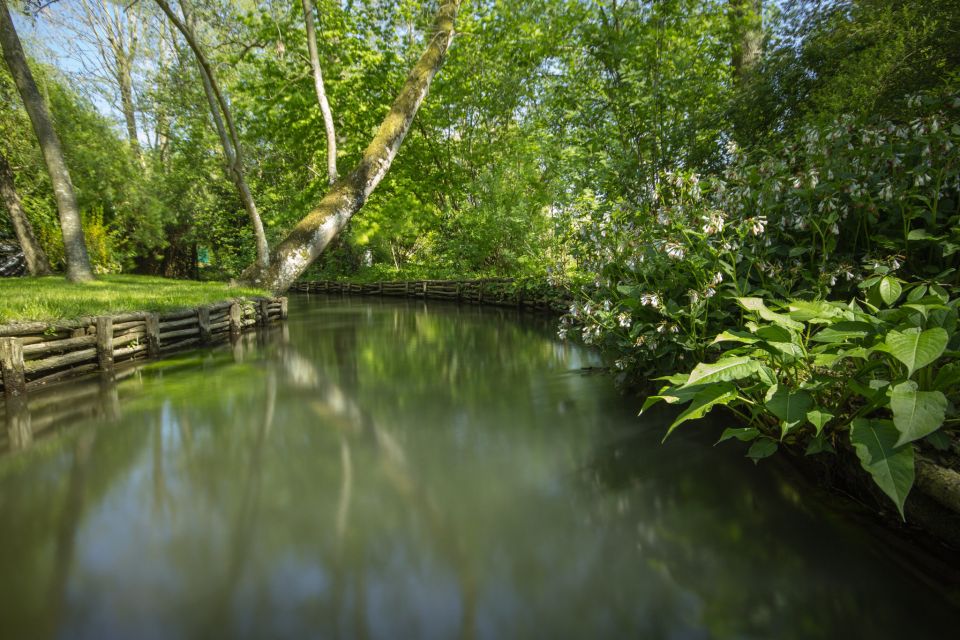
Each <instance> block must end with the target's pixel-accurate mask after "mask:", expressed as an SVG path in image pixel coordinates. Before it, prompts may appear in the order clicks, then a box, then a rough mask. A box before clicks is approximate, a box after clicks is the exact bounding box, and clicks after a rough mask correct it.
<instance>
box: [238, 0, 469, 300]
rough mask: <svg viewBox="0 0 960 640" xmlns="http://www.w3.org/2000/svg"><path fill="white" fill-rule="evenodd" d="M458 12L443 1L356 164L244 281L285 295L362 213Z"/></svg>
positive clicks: (454, 0)
mask: <svg viewBox="0 0 960 640" xmlns="http://www.w3.org/2000/svg"><path fill="white" fill-rule="evenodd" d="M459 8H460V0H446V1H445V2H443V3H442V4H441V5H440V9H439V11H438V12H437V16H436V18H435V20H434V23H433V29H432V34H431V37H430V38H429V40H428V45H427V49H426V51H424V52H423V55H422V56H420V60H418V61H417V64H416V65H415V66H414V67H413V69H412V70H411V71H410V75H409V76H408V77H407V81H406V82H405V83H404V85H403V88H402V89H401V90H400V94H399V95H398V96H397V98H396V100H395V101H394V103H393V106H392V107H391V108H390V112H389V113H388V114H387V116H386V118H384V120H383V122H382V123H381V124H380V129H379V130H378V131H377V134H376V136H375V137H374V138H373V140H372V141H371V142H370V145H369V146H368V147H367V149H366V150H365V151H364V152H363V157H362V158H361V159H360V163H359V164H358V165H357V166H356V167H355V168H354V169H353V170H352V171H351V172H350V173H349V174H347V175H346V176H344V177H343V178H340V179H339V180H337V182H336V184H334V185H333V187H332V188H331V189H330V190H329V191H328V192H327V194H326V195H325V196H324V197H323V199H322V200H321V201H320V204H319V205H318V206H317V208H315V209H314V210H313V211H311V212H310V213H308V214H307V216H306V217H305V218H303V220H301V221H300V222H299V223H298V224H297V226H295V227H294V228H293V230H292V231H291V232H290V234H289V235H288V236H287V237H286V238H285V239H284V240H283V242H281V243H280V244H279V245H278V246H277V247H276V249H275V250H274V255H273V260H272V261H271V263H270V265H269V267H267V268H265V269H264V268H262V267H260V266H258V265H251V266H250V267H248V268H247V270H246V271H244V273H243V280H244V281H246V282H249V283H251V284H255V285H257V286H261V287H265V288H268V289H271V290H273V291H277V292H282V291H286V290H287V289H289V288H290V285H292V284H293V283H294V281H295V280H296V279H297V278H298V277H299V276H300V274H302V273H303V272H304V271H305V270H306V269H307V267H309V266H310V264H311V263H313V261H314V260H316V258H317V256H319V255H320V254H321V253H322V252H323V250H324V249H325V248H326V247H327V245H329V244H330V241H331V240H333V239H334V238H335V237H336V236H337V234H338V233H339V232H340V231H341V230H342V229H343V228H344V227H345V226H346V224H347V222H348V221H349V220H350V218H351V217H353V215H354V214H355V213H356V212H357V211H359V210H360V208H361V207H363V205H364V203H365V202H366V201H367V198H368V197H369V196H370V194H371V193H372V192H373V190H374V189H375V188H376V187H377V185H378V184H380V181H381V180H383V176H384V175H386V173H387V170H388V169H390V164H391V163H392V162H393V159H394V157H395V156H396V155H397V151H398V150H399V148H400V144H401V143H402V142H403V139H404V137H405V136H406V135H407V132H408V131H409V130H410V125H411V124H412V123H413V118H414V116H416V114H417V110H418V109H419V108H420V104H421V103H422V102H423V99H424V98H425V97H426V95H427V92H428V91H429V89H430V82H431V81H432V80H433V77H434V76H435V75H436V74H437V71H439V70H440V67H441V66H442V65H443V61H444V58H445V57H446V54H447V50H448V49H449V48H450V43H451V42H452V41H453V34H454V30H453V25H454V21H455V20H456V17H457V10H458V9H459Z"/></svg>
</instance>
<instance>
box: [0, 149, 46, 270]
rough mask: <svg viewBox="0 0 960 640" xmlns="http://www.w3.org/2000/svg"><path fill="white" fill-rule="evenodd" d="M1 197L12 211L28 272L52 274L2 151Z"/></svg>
mask: <svg viewBox="0 0 960 640" xmlns="http://www.w3.org/2000/svg"><path fill="white" fill-rule="evenodd" d="M0 199H2V200H3V204H4V205H6V207H7V211H8V212H9V213H10V221H11V222H13V230H14V232H15V233H16V234H17V240H18V241H19V242H20V248H21V249H22V250H23V257H24V259H25V260H26V262H27V273H29V274H30V275H32V276H49V275H51V274H52V273H53V269H51V268H50V261H49V260H48V259H47V254H46V253H44V251H43V249H42V248H41V247H40V244H39V243H38V242H37V237H36V236H35V235H33V226H32V225H31V224H30V220H29V218H27V214H26V213H25V212H24V210H23V207H22V206H21V205H20V196H19V195H17V189H16V187H15V185H14V182H13V169H11V168H10V163H9V162H7V158H6V156H4V155H3V154H2V153H0Z"/></svg>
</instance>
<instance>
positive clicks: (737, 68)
mask: <svg viewBox="0 0 960 640" xmlns="http://www.w3.org/2000/svg"><path fill="white" fill-rule="evenodd" d="M730 24H731V32H732V34H733V43H732V45H733V51H732V54H731V59H730V65H731V66H732V67H733V79H734V82H736V83H741V82H743V80H744V79H746V78H747V77H748V76H749V75H750V73H751V72H752V71H753V69H754V68H755V67H756V66H757V62H759V61H760V54H761V52H762V50H763V0H730Z"/></svg>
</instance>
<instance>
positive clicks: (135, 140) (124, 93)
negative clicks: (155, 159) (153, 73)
mask: <svg viewBox="0 0 960 640" xmlns="http://www.w3.org/2000/svg"><path fill="white" fill-rule="evenodd" d="M117 83H118V84H119V85H120V108H121V110H122V111H123V120H124V122H125V124H126V125H127V140H129V141H130V149H131V150H132V151H133V155H134V156H135V157H136V159H137V162H139V163H140V165H141V166H143V152H142V151H141V150H140V138H139V136H138V134H137V115H136V111H135V110H134V106H133V80H132V78H131V74H130V70H129V69H126V70H125V71H122V72H121V75H119V76H118V78H117Z"/></svg>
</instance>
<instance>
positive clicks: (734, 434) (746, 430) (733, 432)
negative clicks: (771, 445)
mask: <svg viewBox="0 0 960 640" xmlns="http://www.w3.org/2000/svg"><path fill="white" fill-rule="evenodd" d="M759 435H760V431H759V429H754V428H753V427H737V428H730V429H724V430H723V433H722V434H721V435H720V439H719V440H717V441H716V442H715V443H714V445H718V444H720V443H721V442H724V441H726V440H729V439H730V438H736V439H737V440H739V441H740V442H750V441H751V440H754V439H756V437H757V436H759Z"/></svg>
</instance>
